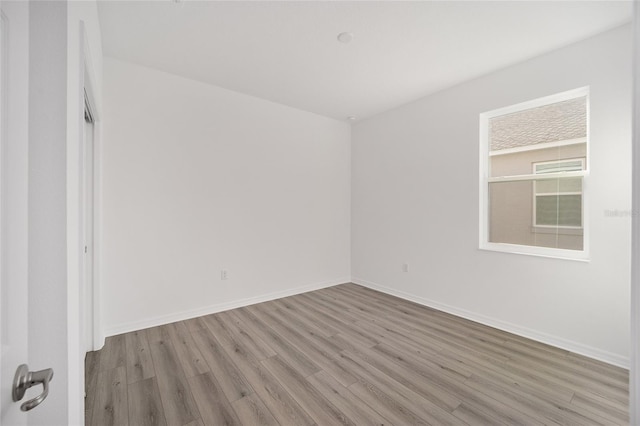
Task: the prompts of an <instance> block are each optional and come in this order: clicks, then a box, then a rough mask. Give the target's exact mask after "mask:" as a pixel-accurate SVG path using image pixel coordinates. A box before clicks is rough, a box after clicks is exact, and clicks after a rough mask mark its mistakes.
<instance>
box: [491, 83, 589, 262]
mask: <svg viewBox="0 0 640 426" xmlns="http://www.w3.org/2000/svg"><path fill="white" fill-rule="evenodd" d="M583 96H586V98H587V101H586V102H587V137H586V140H585V142H586V160H585V163H584V170H582V171H574V172H564V173H562V174H561V176H562V177H582V206H583V208H582V233H583V249H582V250H569V249H560V248H550V247H538V246H527V245H520V244H508V243H495V242H490V241H489V183H492V182H516V181H523V180H533V179H557V177H558V175H557V174H550V176H548V177H544V174H538V175H537V174H531V175H519V176H505V177H493V178H489V176H490V175H491V170H490V162H489V160H490V156H491V155H495V151H494V152H493V153H491V152H490V145H489V120H490V119H492V118H494V117H499V116H502V115H506V114H511V113H515V112H519V111H523V110H527V109H532V108H537V107H540V106H544V105H549V104H554V103H558V102H562V101H567V100H570V99H575V98H579V97H583ZM589 117H590V111H589V87H581V88H578V89H574V90H569V91H566V92H562V93H558V94H555V95H551V96H545V97H542V98H538V99H534V100H531V101H526V102H522V103H519V104H515V105H511V106H507V107H504V108H499V109H495V110H492V111H488V112H484V113H482V114H480V155H479V157H480V176H479V195H480V196H479V204H480V205H479V230H480V232H479V249H480V250H489V251H497V252H504V253H514V254H525V255H533V256H542V257H551V258H556V259H567V260H579V261H588V260H589V241H590V238H589V234H590V229H589V209H588V205H589V204H588V192H589V191H588V180H589V170H590V167H589V163H590V161H591V160H590V155H589V150H590V143H589V140H590V131H589V130H590V119H589ZM575 142H578V141H577V140H576V141H575ZM580 142H582V140H580ZM541 145H542V144H541ZM534 197H535V192H534ZM534 223H535V222H534Z"/></svg>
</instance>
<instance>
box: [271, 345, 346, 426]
mask: <svg viewBox="0 0 640 426" xmlns="http://www.w3.org/2000/svg"><path fill="white" fill-rule="evenodd" d="M261 362H262V365H264V366H265V367H266V368H267V370H269V371H270V372H271V374H273V375H274V376H275V377H276V379H277V380H278V381H279V382H280V384H282V386H284V388H285V389H287V391H288V392H289V394H290V395H291V396H292V397H293V398H294V399H295V400H296V401H297V402H298V404H300V406H301V407H302V408H304V410H305V411H306V412H307V413H308V414H309V415H310V416H311V417H313V418H314V419H315V421H316V423H318V424H319V425H355V423H353V421H351V419H349V418H348V417H347V416H346V415H345V414H344V413H343V412H342V411H340V410H339V409H338V408H336V407H335V406H334V405H333V404H331V403H330V402H329V401H327V399H326V398H324V397H323V396H322V394H321V393H320V392H319V391H318V390H317V389H315V388H314V387H313V386H311V385H310V384H309V382H308V381H307V380H306V379H305V378H304V377H303V376H302V375H301V374H300V373H299V372H298V371H296V370H295V369H294V368H292V367H291V366H290V365H289V364H287V363H286V362H285V361H283V360H282V359H281V358H280V356H279V355H276V356H274V357H271V358H269V359H266V360H264V361H261Z"/></svg>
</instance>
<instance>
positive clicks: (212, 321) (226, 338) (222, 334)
mask: <svg viewBox="0 0 640 426" xmlns="http://www.w3.org/2000/svg"><path fill="white" fill-rule="evenodd" d="M221 317H222V316H221V315H220V314H213V315H206V316H204V317H202V319H203V320H204V322H205V324H206V325H207V328H208V329H209V331H211V334H213V336H214V337H215V338H216V340H217V341H218V342H220V344H221V345H222V346H229V345H233V337H231V331H230V330H229V327H228V326H227V324H226V323H225V322H224V321H222V320H221Z"/></svg>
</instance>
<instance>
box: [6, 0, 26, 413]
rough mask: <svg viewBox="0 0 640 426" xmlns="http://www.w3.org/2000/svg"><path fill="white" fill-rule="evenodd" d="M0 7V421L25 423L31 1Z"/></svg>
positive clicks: (13, 2)
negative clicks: (17, 386)
mask: <svg viewBox="0 0 640 426" xmlns="http://www.w3.org/2000/svg"><path fill="white" fill-rule="evenodd" d="M0 10H1V19H0V291H1V293H0V301H1V302H0V340H1V342H2V349H1V350H2V352H1V355H0V356H1V358H0V359H1V361H0V364H1V365H0V398H1V404H0V406H1V416H0V424H2V425H24V424H26V416H25V413H23V412H21V411H20V404H17V403H15V402H13V400H12V389H11V388H12V386H11V385H12V383H13V378H14V375H15V373H16V369H17V367H18V366H19V365H21V364H24V363H26V362H27V359H28V358H27V343H28V322H27V312H28V300H27V296H28V294H27V288H28V282H27V268H28V262H27V256H28V252H27V249H28V247H27V237H28V234H27V225H28V222H27V221H28V211H27V206H28V204H27V181H28V168H27V166H28V161H27V160H28V140H27V137H28V78H29V74H28V40H29V36H28V31H29V5H28V3H26V2H17V1H11V2H7V1H2V2H0ZM28 397H31V393H30V394H29V395H28Z"/></svg>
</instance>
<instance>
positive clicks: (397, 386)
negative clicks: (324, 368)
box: [340, 352, 464, 425]
mask: <svg viewBox="0 0 640 426" xmlns="http://www.w3.org/2000/svg"><path fill="white" fill-rule="evenodd" d="M340 359H341V363H343V364H344V365H345V366H347V367H348V368H349V369H350V370H351V371H352V372H353V374H355V375H357V376H358V377H359V380H360V381H361V383H362V384H365V383H367V384H371V385H373V386H375V387H377V388H378V389H384V391H385V393H387V394H388V395H390V396H393V399H394V400H395V401H396V403H397V405H398V406H402V407H403V408H404V409H406V410H409V411H410V412H412V413H413V414H415V415H417V416H418V417H419V418H420V419H423V420H425V421H426V422H427V423H428V424H434V425H445V424H446V425H464V422H462V421H461V420H460V419H458V418H457V417H455V416H453V415H452V414H451V412H450V411H449V410H448V409H447V408H444V407H441V406H438V405H437V404H436V403H434V402H432V401H430V400H428V399H426V398H424V397H422V396H421V395H419V394H418V393H416V392H414V391H413V390H411V389H410V388H408V387H406V386H404V385H403V384H402V383H400V382H398V381H397V380H396V379H395V377H391V376H388V375H386V374H384V373H382V372H381V371H380V370H378V369H376V368H375V367H373V366H372V365H370V364H369V363H367V361H366V360H365V359H362V358H360V357H359V356H357V355H355V354H350V353H347V352H343V353H342V354H341V355H340Z"/></svg>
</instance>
